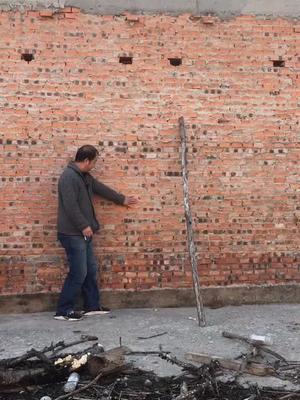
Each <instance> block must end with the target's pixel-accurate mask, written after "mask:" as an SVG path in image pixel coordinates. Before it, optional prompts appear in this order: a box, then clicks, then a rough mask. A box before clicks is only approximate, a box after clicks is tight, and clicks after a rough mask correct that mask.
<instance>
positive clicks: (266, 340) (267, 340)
mask: <svg viewBox="0 0 300 400" xmlns="http://www.w3.org/2000/svg"><path fill="white" fill-rule="evenodd" d="M250 339H251V340H255V341H256V342H260V343H261V344H267V345H272V344H273V338H272V336H271V335H270V334H269V333H267V334H266V335H256V334H255V333H252V335H250Z"/></svg>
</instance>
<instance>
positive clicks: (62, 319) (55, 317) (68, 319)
mask: <svg viewBox="0 0 300 400" xmlns="http://www.w3.org/2000/svg"><path fill="white" fill-rule="evenodd" d="M53 318H54V319H56V320H57V321H68V322H70V321H71V322H74V321H81V320H83V318H68V317H64V316H63V315H57V316H54V317H53Z"/></svg>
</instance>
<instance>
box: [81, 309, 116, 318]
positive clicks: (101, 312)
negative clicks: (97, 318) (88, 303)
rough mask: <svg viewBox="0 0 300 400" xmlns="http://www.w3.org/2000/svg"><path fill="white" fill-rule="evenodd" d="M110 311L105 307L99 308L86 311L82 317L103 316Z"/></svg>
mask: <svg viewBox="0 0 300 400" xmlns="http://www.w3.org/2000/svg"><path fill="white" fill-rule="evenodd" d="M109 313H110V309H109V308H106V307H99V308H98V309H97V310H88V311H85V312H84V314H83V315H86V316H92V315H104V314H109Z"/></svg>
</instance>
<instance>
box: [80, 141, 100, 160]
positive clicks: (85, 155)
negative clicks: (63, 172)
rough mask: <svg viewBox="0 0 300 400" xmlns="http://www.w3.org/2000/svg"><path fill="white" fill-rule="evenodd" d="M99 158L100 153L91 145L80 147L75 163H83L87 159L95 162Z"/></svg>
mask: <svg viewBox="0 0 300 400" xmlns="http://www.w3.org/2000/svg"><path fill="white" fill-rule="evenodd" d="M97 156H99V151H98V150H97V149H96V147H94V146H92V145H90V144H85V145H84V146H82V147H80V148H79V149H78V150H77V153H76V156H75V161H77V162H81V161H84V160H86V159H88V160H90V161H92V160H94V159H95V158H96V157H97Z"/></svg>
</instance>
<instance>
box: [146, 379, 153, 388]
mask: <svg viewBox="0 0 300 400" xmlns="http://www.w3.org/2000/svg"><path fill="white" fill-rule="evenodd" d="M144 385H145V386H146V387H150V386H152V382H151V381H150V379H146V380H145V382H144Z"/></svg>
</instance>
